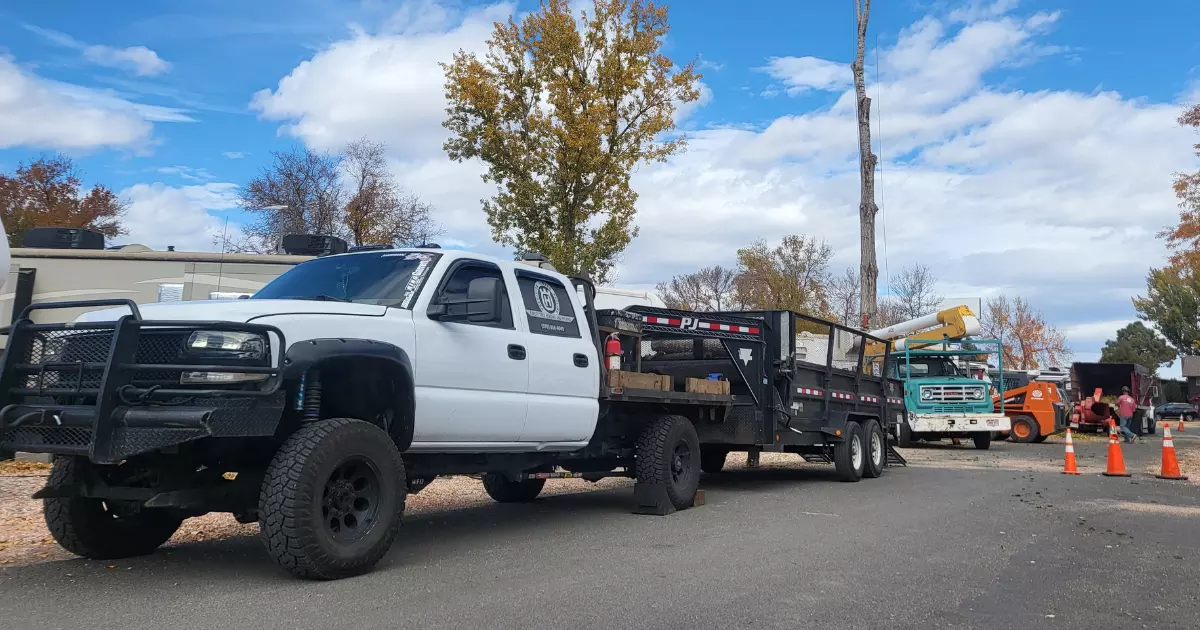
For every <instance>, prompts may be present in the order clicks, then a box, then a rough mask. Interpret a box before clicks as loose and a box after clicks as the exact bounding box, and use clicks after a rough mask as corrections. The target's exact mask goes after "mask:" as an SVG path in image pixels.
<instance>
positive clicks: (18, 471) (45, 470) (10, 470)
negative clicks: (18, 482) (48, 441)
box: [0, 459, 50, 476]
mask: <svg viewBox="0 0 1200 630" xmlns="http://www.w3.org/2000/svg"><path fill="white" fill-rule="evenodd" d="M49 474H50V464H43V463H41V462H27V461H25V460H23V459H10V460H6V461H2V462H0V476H4V475H49Z"/></svg>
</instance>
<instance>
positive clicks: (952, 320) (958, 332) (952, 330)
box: [870, 307, 980, 350]
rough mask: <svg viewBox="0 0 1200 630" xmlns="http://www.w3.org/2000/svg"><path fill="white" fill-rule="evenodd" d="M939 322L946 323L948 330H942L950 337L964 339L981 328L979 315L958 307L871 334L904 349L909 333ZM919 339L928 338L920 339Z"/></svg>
mask: <svg viewBox="0 0 1200 630" xmlns="http://www.w3.org/2000/svg"><path fill="white" fill-rule="evenodd" d="M959 320H961V322H962V324H961V325H959V324H958V321H959ZM939 324H944V325H945V327H944V328H946V330H942V331H941V332H943V333H944V334H945V336H946V337H949V338H950V339H962V338H963V337H970V336H972V335H977V334H979V330H980V326H979V318H978V317H975V315H974V314H971V312H970V310H967V309H964V308H962V307H956V308H952V309H946V310H944V311H938V312H937V313H932V314H929V315H925V316H922V317H918V318H916V319H910V320H908V321H906V322H900V323H899V324H894V325H892V326H888V327H887V328H880V329H879V330H873V331H871V333H870V334H872V335H874V336H876V337H879V338H880V339H888V340H895V341H894V343H893V344H892V349H893V350H903V349H904V346H905V345H906V343H905V342H907V341H909V339H908V338H907V337H908V336H909V335H914V334H915V333H918V332H920V331H923V330H925V329H928V328H933V327H934V326H937V325H939ZM931 332H935V331H931ZM917 341H928V340H927V339H926V340H921V339H918V340H917Z"/></svg>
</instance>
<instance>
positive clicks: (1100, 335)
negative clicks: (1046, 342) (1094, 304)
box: [1063, 319, 1137, 346]
mask: <svg viewBox="0 0 1200 630" xmlns="http://www.w3.org/2000/svg"><path fill="white" fill-rule="evenodd" d="M1135 321H1137V320H1135V319H1116V320H1112V321H1103V322H1084V323H1080V324H1075V325H1073V326H1067V328H1066V330H1064V331H1063V332H1065V333H1066V334H1067V338H1068V339H1072V340H1074V341H1076V342H1078V341H1081V340H1087V341H1092V342H1095V343H1096V345H1099V346H1102V345H1104V342H1105V341H1107V340H1109V339H1116V338H1117V331H1118V330H1121V329H1122V328H1124V327H1126V326H1128V325H1129V324H1131V323H1133V322H1135Z"/></svg>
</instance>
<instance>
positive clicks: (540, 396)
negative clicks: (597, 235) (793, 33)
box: [516, 269, 600, 442]
mask: <svg viewBox="0 0 1200 630" xmlns="http://www.w3.org/2000/svg"><path fill="white" fill-rule="evenodd" d="M516 276H517V287H518V289H519V291H520V298H519V303H520V304H521V308H520V309H519V311H520V315H519V316H520V317H521V318H523V319H524V320H525V323H526V324H527V325H528V326H529V333H530V334H529V361H528V362H529V411H528V415H527V417H526V421H525V431H524V432H523V433H522V434H521V441H522V442H581V441H585V440H588V439H590V438H591V437H592V431H593V430H594V429H595V425H596V416H597V413H598V412H599V402H598V400H597V393H598V392H599V391H600V367H599V366H598V365H596V358H595V354H596V349H595V346H594V345H593V341H592V339H591V338H590V337H589V336H587V335H586V334H585V333H586V331H587V327H586V326H585V325H583V324H581V323H580V321H579V317H580V315H581V314H582V313H581V309H580V308H579V307H578V305H577V303H576V301H575V300H574V299H573V298H574V297H575V296H576V295H577V294H576V292H575V291H574V290H569V289H568V288H567V287H566V286H564V285H563V283H562V282H561V281H559V280H557V279H555V278H552V277H550V276H547V275H544V274H540V273H537V272H533V271H525V270H522V269H518V270H517V271H516Z"/></svg>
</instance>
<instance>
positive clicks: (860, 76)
mask: <svg viewBox="0 0 1200 630" xmlns="http://www.w3.org/2000/svg"><path fill="white" fill-rule="evenodd" d="M854 10H855V12H856V14H857V17H858V50H857V52H856V53H855V56H854V63H853V64H852V65H851V69H852V70H853V71H854V96H855V97H856V98H855V103H856V107H857V109H858V169H859V175H860V184H861V185H860V201H859V204H858V225H859V248H860V251H861V254H862V257H861V262H860V270H859V274H860V276H861V282H862V293H861V297H860V305H861V307H860V309H859V311H860V312H861V313H862V318H863V327H864V328H870V326H871V324H872V323H874V322H875V319H876V317H875V314H876V312H877V310H878V307H877V299H878V290H879V289H878V281H879V264H878V263H877V262H876V260H875V215H876V214H878V213H879V206H876V205H875V162H876V160H877V158H876V157H875V154H874V153H872V152H871V99H869V98H867V86H866V78H865V76H864V71H863V58H864V57H865V56H866V49H867V17H868V16H869V15H870V13H871V0H854Z"/></svg>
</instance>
